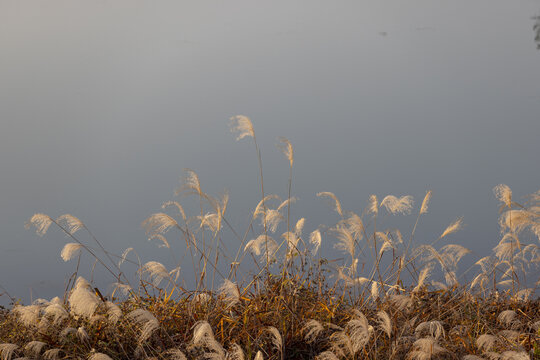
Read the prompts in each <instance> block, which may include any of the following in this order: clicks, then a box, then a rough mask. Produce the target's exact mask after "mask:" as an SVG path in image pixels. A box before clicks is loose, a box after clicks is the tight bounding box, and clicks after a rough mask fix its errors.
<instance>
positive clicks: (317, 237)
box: [309, 230, 322, 256]
mask: <svg viewBox="0 0 540 360" xmlns="http://www.w3.org/2000/svg"><path fill="white" fill-rule="evenodd" d="M309 242H310V243H311V245H313V247H312V248H311V255H312V256H315V255H317V252H318V251H319V248H320V247H321V243H322V237H321V232H320V231H319V230H315V231H313V232H312V233H311V234H310V235H309Z"/></svg>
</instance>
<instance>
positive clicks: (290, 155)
mask: <svg viewBox="0 0 540 360" xmlns="http://www.w3.org/2000/svg"><path fill="white" fill-rule="evenodd" d="M279 141H280V142H281V144H278V147H279V148H280V149H281V151H282V152H283V154H285V156H286V157H287V159H288V160H289V164H290V166H291V167H292V166H293V163H294V152H293V147H292V145H291V142H290V141H289V140H287V138H284V137H280V138H279Z"/></svg>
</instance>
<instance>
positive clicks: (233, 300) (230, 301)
mask: <svg viewBox="0 0 540 360" xmlns="http://www.w3.org/2000/svg"><path fill="white" fill-rule="evenodd" d="M219 292H220V295H221V296H223V301H225V302H226V303H227V307H232V306H234V305H236V304H237V303H238V302H239V301H240V291H238V286H236V284H235V283H233V282H232V281H230V280H229V279H225V280H224V281H223V285H221V287H220V288H219Z"/></svg>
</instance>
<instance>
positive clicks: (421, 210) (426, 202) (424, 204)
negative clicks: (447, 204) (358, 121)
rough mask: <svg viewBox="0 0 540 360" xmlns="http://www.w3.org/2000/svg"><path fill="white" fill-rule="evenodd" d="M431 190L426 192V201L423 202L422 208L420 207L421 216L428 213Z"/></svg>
mask: <svg viewBox="0 0 540 360" xmlns="http://www.w3.org/2000/svg"><path fill="white" fill-rule="evenodd" d="M431 194H432V193H431V190H429V191H428V192H426V196H424V200H423V201H422V206H421V207H420V214H425V213H427V210H428V205H429V201H430V200H431Z"/></svg>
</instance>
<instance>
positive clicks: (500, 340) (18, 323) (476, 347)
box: [0, 116, 540, 360]
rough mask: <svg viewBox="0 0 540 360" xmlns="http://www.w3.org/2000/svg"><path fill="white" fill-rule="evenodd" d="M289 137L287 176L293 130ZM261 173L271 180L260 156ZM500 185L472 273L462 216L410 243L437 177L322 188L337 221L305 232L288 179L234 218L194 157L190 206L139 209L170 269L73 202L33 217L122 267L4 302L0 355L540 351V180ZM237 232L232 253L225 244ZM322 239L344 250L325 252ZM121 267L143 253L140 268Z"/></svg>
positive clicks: (372, 355)
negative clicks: (385, 185)
mask: <svg viewBox="0 0 540 360" xmlns="http://www.w3.org/2000/svg"><path fill="white" fill-rule="evenodd" d="M231 121H232V124H231V130H233V131H234V132H236V133H237V139H238V140H240V139H242V138H246V137H247V138H252V140H253V141H254V142H255V140H256V139H255V133H254V130H253V124H252V123H251V120H250V119H249V118H247V117H245V116H236V117H233V118H231ZM280 141H281V145H282V146H281V149H282V151H283V152H284V154H285V155H286V158H287V160H288V164H289V167H290V174H292V167H293V165H294V154H293V148H292V144H291V142H290V141H289V140H287V139H284V138H282V139H281V140H280ZM255 146H256V150H257V155H258V157H259V164H260V163H261V162H260V151H259V148H258V146H257V144H256V142H255ZM260 176H261V182H262V167H261V168H260ZM289 180H291V178H289ZM261 185H262V184H261ZM494 193H495V196H496V198H497V199H498V200H499V201H500V202H501V207H500V218H499V224H500V229H501V239H500V241H499V243H498V244H495V246H494V247H493V253H492V254H490V255H488V256H485V257H483V258H482V259H480V260H478V261H477V262H476V266H475V267H474V269H476V270H478V272H477V273H476V274H473V273H472V270H470V271H468V273H467V272H466V273H467V277H464V276H463V275H461V274H460V272H459V269H458V263H459V262H460V261H462V259H463V258H466V257H468V256H471V254H470V251H469V250H468V249H466V248H465V247H463V246H462V245H460V244H448V243H447V244H444V243H441V242H445V241H446V240H447V239H448V238H450V237H451V236H452V235H453V234H454V233H455V232H457V231H458V230H459V229H460V228H461V227H462V225H463V220H462V219H461V218H459V219H458V220H456V221H455V222H453V223H452V224H450V225H449V226H448V227H447V228H446V229H445V230H444V231H443V232H442V234H441V235H440V236H438V237H437V236H435V237H434V241H433V242H432V243H430V244H426V243H424V244H420V245H418V244H415V243H414V242H413V241H412V239H413V235H414V229H415V228H416V225H417V224H418V223H419V220H421V219H422V218H423V217H422V215H424V214H426V213H427V210H428V204H429V202H430V199H431V196H432V193H431V191H428V192H427V193H426V195H425V197H424V199H423V201H422V204H421V206H420V207H419V208H418V209H416V210H415V209H414V208H413V198H412V197H411V196H408V195H406V196H401V197H396V196H393V195H388V196H386V197H384V198H383V199H382V201H380V202H379V200H378V198H377V196H376V195H372V196H371V197H370V199H369V201H368V205H367V207H366V208H365V209H358V210H355V212H353V211H346V210H345V209H344V208H343V206H342V204H341V202H340V201H339V200H338V198H337V197H336V196H335V195H334V194H333V193H331V192H320V193H318V194H317V196H319V197H323V198H325V199H327V200H329V201H330V203H331V205H332V208H333V209H334V210H335V211H336V212H337V214H338V215H339V218H338V219H339V220H338V221H337V222H336V223H334V224H328V225H326V224H322V225H319V226H318V227H316V228H311V229H306V230H304V227H307V226H308V224H309V222H307V221H306V219H305V218H294V219H292V218H291V214H290V205H291V203H292V202H293V201H295V200H296V198H294V197H292V196H291V194H290V187H289V194H287V197H286V199H285V200H283V201H281V199H280V197H278V196H277V195H271V194H265V193H264V186H261V198H260V199H261V200H260V201H259V203H258V204H257V205H256V206H255V207H254V209H253V212H251V215H250V216H249V219H248V221H249V225H247V229H244V231H243V232H242V231H236V230H234V228H233V227H232V225H231V223H230V222H229V221H228V220H227V218H226V217H225V210H226V208H227V203H228V195H226V194H225V195H224V196H220V197H213V196H211V195H208V194H206V193H205V192H204V191H203V188H202V187H201V182H200V179H199V177H198V175H197V174H196V173H195V172H194V171H192V170H186V176H185V177H184V179H183V184H182V186H181V187H180V189H179V191H178V192H177V195H182V196H195V198H196V201H197V205H198V206H197V207H196V210H195V213H194V214H190V213H189V212H188V211H187V210H188V208H187V207H186V208H184V207H183V206H182V205H180V203H179V201H176V200H175V201H168V202H166V203H164V204H163V207H162V211H163V212H158V213H155V214H153V215H151V216H150V217H148V218H147V219H146V220H145V221H144V222H143V223H142V226H143V228H144V230H145V231H146V234H147V236H148V238H149V239H156V240H158V241H159V246H161V247H164V248H165V249H166V250H167V251H170V253H171V258H173V259H174V264H172V266H171V268H174V270H172V271H168V270H167V268H166V266H165V265H164V264H167V265H168V266H169V265H170V264H169V263H166V262H164V263H161V262H158V261H146V260H145V262H142V261H141V260H140V259H139V256H138V255H137V253H135V252H134V250H133V249H132V248H129V249H127V250H126V251H125V252H124V253H123V254H121V255H119V256H116V255H113V254H111V253H109V252H107V251H105V249H103V247H102V246H101V244H100V243H99V242H98V241H97V239H95V238H94V237H93V235H92V234H91V233H90V231H89V230H88V229H87V228H86V226H85V225H84V223H83V222H82V221H80V220H79V219H78V218H76V217H74V216H72V215H69V214H66V215H62V216H60V217H58V218H57V219H56V220H53V218H51V217H49V216H48V215H45V214H41V213H39V214H36V215H34V216H32V217H31V218H30V220H29V221H28V223H27V226H28V227H34V228H35V230H36V232H37V234H38V235H40V236H44V235H45V234H46V233H47V231H48V230H49V229H50V228H51V226H52V227H55V226H56V227H58V228H59V229H60V230H61V231H62V232H63V233H64V234H65V235H67V236H68V238H69V239H70V242H69V243H67V244H66V245H65V246H64V248H63V249H62V251H61V257H62V259H63V260H65V261H68V260H70V259H73V258H74V257H75V256H77V255H78V256H89V257H90V258H91V259H93V260H94V262H95V266H98V265H99V266H102V267H103V268H105V269H106V270H107V271H108V272H109V273H110V274H111V275H112V276H114V278H113V281H111V283H113V285H114V290H113V291H112V292H111V293H106V292H103V293H102V291H100V290H99V289H97V288H96V287H95V284H93V283H92V282H91V281H90V282H89V281H87V280H86V279H91V278H92V277H88V276H86V275H85V277H82V276H79V272H82V271H83V270H82V269H79V267H77V270H76V272H75V275H74V276H73V277H72V278H71V279H70V281H69V282H68V286H67V288H66V293H65V294H64V297H63V298H59V297H55V298H53V299H51V300H50V301H49V300H43V299H39V300H36V301H35V302H34V303H32V304H29V305H26V306H25V305H22V304H20V303H14V304H13V306H12V308H11V310H9V311H8V310H5V309H2V308H0V360H10V359H15V358H24V357H27V358H42V359H46V360H53V359H77V358H78V359H89V360H108V359H178V360H186V359H231V360H244V359H248V360H250V359H256V360H262V359H274V360H275V359H280V360H283V359H318V360H336V359H436V358H437V359H439V358H440V359H460V358H463V359H469V360H474V359H539V358H540V330H539V329H540V325H539V324H540V315H539V314H540V300H539V299H538V286H540V277H539V276H538V274H539V271H538V265H539V263H540V251H539V246H538V241H539V240H540V191H539V192H536V193H534V194H532V195H530V196H529V198H528V201H527V202H525V203H523V204H519V203H517V202H515V198H514V197H513V195H512V191H511V190H510V188H509V187H508V186H506V185H503V184H501V185H498V186H496V187H495V189H494ZM381 208H384V209H385V210H386V211H384V213H385V214H386V212H389V213H391V214H394V215H398V214H416V215H417V219H416V223H415V225H414V228H413V231H412V233H411V234H410V236H402V234H401V232H400V231H399V230H396V229H392V228H389V229H384V227H382V226H383V225H384V224H382V221H380V220H379V219H378V216H379V210H380V209H381ZM413 210H414V211H413ZM357 214H361V215H357ZM224 228H227V232H225V231H224ZM81 229H84V231H81ZM229 230H231V231H230V232H229ZM278 231H279V232H278ZM276 232H277V234H283V235H281V236H278V235H275V239H278V240H275V239H274V238H272V237H271V236H270V234H269V233H276ZM304 232H305V233H306V234H309V235H306V236H304V235H303V233H304ZM81 233H83V234H85V235H90V237H92V238H93V240H95V242H97V243H98V244H99V246H100V247H99V249H100V250H99V251H98V250H96V249H94V247H91V246H90V244H86V243H85V242H84V241H83V239H84V237H80V236H81ZM231 233H232V234H233V235H235V237H236V240H238V245H237V246H238V250H237V251H236V256H235V254H234V253H230V252H228V251H227V246H226V245H229V241H228V240H227V238H228V237H229V236H232V235H231ZM242 233H243V234H244V236H242V235H241V234H242ZM165 234H167V236H168V237H169V238H168V239H167V238H166V237H165ZM49 235H50V234H49ZM323 237H324V240H325V243H324V244H323V242H322V239H323ZM407 238H409V239H410V240H409V241H408V242H407V241H404V240H403V239H405V240H407ZM178 239H180V240H181V241H180V242H178V241H177V240H178ZM436 242H439V243H437V244H435V243H436ZM323 245H324V246H327V247H328V248H331V247H334V248H335V249H336V250H337V251H339V252H341V253H343V254H344V256H341V258H339V259H337V260H336V259H324V258H321V254H320V252H319V250H320V249H321V247H323ZM182 251H183V252H182ZM130 254H131V256H129V257H128V255H130ZM179 254H180V255H181V257H180V259H181V260H177V259H178V255H179ZM134 255H136V258H135V260H133V258H134ZM113 258H114V259H113ZM180 265H181V266H182V269H185V268H186V267H189V266H193V270H192V271H193V273H192V274H193V275H194V280H193V281H192V282H193V283H194V285H193V287H194V289H190V288H189V287H188V286H187V285H185V283H186V282H189V280H190V279H182V278H181V277H180ZM77 266H78V265H77ZM120 266H123V268H124V267H126V266H135V267H136V269H137V270H136V271H134V273H135V275H136V276H132V277H129V276H126V275H125V274H124V272H123V270H121V269H120ZM182 274H184V271H183V272H182ZM91 275H93V269H92V270H91ZM137 276H138V278H137ZM134 278H136V280H134ZM74 279H76V281H73V280H74ZM164 280H166V281H164ZM469 280H470V281H469ZM135 281H136V283H135ZM104 294H105V295H104Z"/></svg>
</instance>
